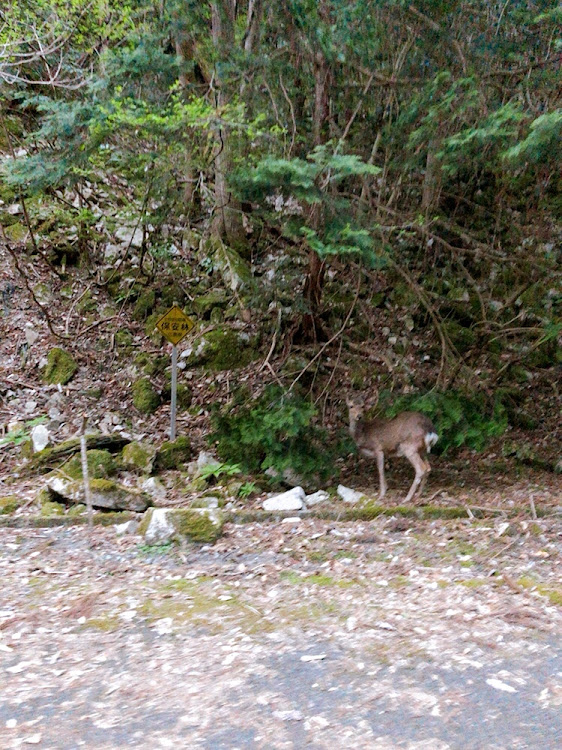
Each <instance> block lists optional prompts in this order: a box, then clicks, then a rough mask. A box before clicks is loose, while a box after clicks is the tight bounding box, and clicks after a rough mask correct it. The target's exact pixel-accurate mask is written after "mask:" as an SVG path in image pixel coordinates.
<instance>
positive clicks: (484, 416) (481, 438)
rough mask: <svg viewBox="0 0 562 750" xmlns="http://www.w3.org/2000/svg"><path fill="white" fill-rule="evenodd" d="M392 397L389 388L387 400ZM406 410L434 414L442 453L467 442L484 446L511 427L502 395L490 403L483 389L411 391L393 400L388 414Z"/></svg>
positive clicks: (479, 446)
mask: <svg viewBox="0 0 562 750" xmlns="http://www.w3.org/2000/svg"><path fill="white" fill-rule="evenodd" d="M390 398H391V394H390V393H389V392H384V393H382V394H381V401H382V403H383V404H384V402H387V401H389V400H390ZM405 410H412V411H420V412H422V413H423V414H427V415H428V416H429V417H430V418H431V420H432V421H433V423H434V425H435V427H436V429H437V433H438V434H439V442H438V443H437V446H436V448H434V450H437V451H439V452H442V453H444V452H446V451H448V450H450V449H451V448H460V447H464V446H466V447H468V448H473V449H474V450H478V451H479V450H482V449H483V448H484V447H485V446H486V444H487V442H488V441H489V440H490V439H491V438H494V437H498V436H499V435H502V434H503V433H504V432H505V430H506V429H507V414H506V409H505V407H504V405H503V404H502V401H501V398H500V396H499V395H498V396H497V397H496V398H495V399H494V400H493V403H492V404H491V405H490V404H489V402H488V401H487V399H486V397H485V396H484V394H480V393H476V394H473V395H471V396H467V395H464V394H462V393H458V392H447V393H440V392H438V391H431V392H430V393H427V394H424V395H422V396H417V395H414V394H411V395H406V396H401V397H400V398H397V399H395V400H393V403H392V406H391V407H389V408H388V409H387V410H386V411H385V414H386V416H387V417H394V416H396V415H397V414H398V413H399V412H401V411H405Z"/></svg>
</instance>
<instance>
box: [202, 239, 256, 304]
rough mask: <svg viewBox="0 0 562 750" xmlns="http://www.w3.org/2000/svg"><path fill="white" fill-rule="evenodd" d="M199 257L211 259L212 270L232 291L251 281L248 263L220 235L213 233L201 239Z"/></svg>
mask: <svg viewBox="0 0 562 750" xmlns="http://www.w3.org/2000/svg"><path fill="white" fill-rule="evenodd" d="M199 257H200V258H202V259H205V260H207V259H208V258H210V259H211V261H212V263H213V270H214V271H216V272H218V273H219V274H220V275H221V277H222V280H223V281H224V283H225V284H226V286H228V287H229V288H230V289H232V291H238V290H240V289H243V288H245V287H247V286H249V285H250V284H251V282H252V271H251V268H250V264H249V263H248V262H247V261H246V260H244V259H243V258H242V256H241V255H240V254H239V253H238V252H236V250H234V249H233V248H232V247H229V246H228V245H225V244H224V242H223V241H222V240H221V239H220V237H217V236H215V235H213V236H210V237H206V238H205V239H204V240H202V242H201V245H200V247H199Z"/></svg>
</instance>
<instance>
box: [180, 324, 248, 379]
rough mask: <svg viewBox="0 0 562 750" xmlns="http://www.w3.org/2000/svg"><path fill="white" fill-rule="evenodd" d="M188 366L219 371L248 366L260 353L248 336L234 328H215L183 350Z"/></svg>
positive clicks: (183, 357)
mask: <svg viewBox="0 0 562 750" xmlns="http://www.w3.org/2000/svg"><path fill="white" fill-rule="evenodd" d="M181 356H182V359H184V360H185V362H186V364H187V366H188V367H196V366H199V365H203V366H204V367H206V368H207V369H208V370H212V371H215V372H219V371H222V370H233V369H237V368H240V367H246V365H248V364H249V363H250V362H251V361H252V360H253V359H255V358H256V357H257V356H258V353H257V352H256V351H255V350H254V349H253V348H252V346H251V345H250V342H249V340H248V339H247V338H245V337H243V336H242V335H240V334H239V333H238V332H237V331H234V330H233V329H232V328H223V327H220V328H215V329H214V330H213V331H209V332H208V333H206V334H205V335H204V336H203V337H202V338H201V339H200V340H199V341H197V342H195V343H194V344H193V345H192V346H190V347H188V348H187V349H186V350H185V351H183V352H182V355H181Z"/></svg>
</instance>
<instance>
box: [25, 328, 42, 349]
mask: <svg viewBox="0 0 562 750" xmlns="http://www.w3.org/2000/svg"><path fill="white" fill-rule="evenodd" d="M38 338H39V333H38V332H37V331H36V330H35V328H32V326H31V323H26V326H25V340H26V343H27V345H28V346H33V344H34V343H35V342H36V341H37V339H38Z"/></svg>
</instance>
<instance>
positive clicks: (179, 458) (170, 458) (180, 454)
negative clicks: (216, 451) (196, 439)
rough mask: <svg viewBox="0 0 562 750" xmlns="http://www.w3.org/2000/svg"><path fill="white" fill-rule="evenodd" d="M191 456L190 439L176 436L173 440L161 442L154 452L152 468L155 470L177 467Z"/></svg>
mask: <svg viewBox="0 0 562 750" xmlns="http://www.w3.org/2000/svg"><path fill="white" fill-rule="evenodd" d="M190 458H191V441H190V440H189V438H188V437H184V436H181V437H178V438H176V439H175V440H174V441H173V442H170V441H169V440H168V441H166V442H165V443H162V446H161V447H160V449H159V450H158V452H157V454H156V460H155V463H154V468H155V469H156V470H157V471H162V470H165V469H178V468H179V467H180V466H182V465H183V464H185V463H187V462H188V461H189V459H190Z"/></svg>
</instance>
